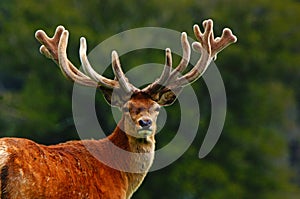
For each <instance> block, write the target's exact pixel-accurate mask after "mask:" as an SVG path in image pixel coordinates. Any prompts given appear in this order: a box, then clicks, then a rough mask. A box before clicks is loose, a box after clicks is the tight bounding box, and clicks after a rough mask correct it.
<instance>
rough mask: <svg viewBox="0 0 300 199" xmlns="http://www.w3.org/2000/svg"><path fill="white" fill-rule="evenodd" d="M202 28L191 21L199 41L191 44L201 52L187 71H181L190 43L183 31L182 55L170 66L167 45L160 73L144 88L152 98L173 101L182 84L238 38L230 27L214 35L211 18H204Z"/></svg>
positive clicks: (200, 74)
mask: <svg viewBox="0 0 300 199" xmlns="http://www.w3.org/2000/svg"><path fill="white" fill-rule="evenodd" d="M203 27H204V32H203V33H202V32H201V30H200V28H199V26H198V25H194V34H195V36H196V38H197V40H198V42H194V43H193V44H192V47H193V49H194V50H195V51H197V52H200V53H201V56H200V59H199V60H198V62H197V63H196V65H195V66H194V67H193V68H192V69H191V70H190V71H189V72H188V73H186V74H184V75H183V76H181V73H182V72H183V71H184V70H185V69H186V67H187V65H188V63H189V59H190V54H191V51H190V45H189V42H188V40H187V35H186V33H184V32H183V33H182V34H181V45H182V49H183V56H182V59H181V61H180V63H179V65H178V66H177V67H176V68H175V69H174V70H172V54H171V50H170V49H169V48H167V49H166V64H165V67H164V70H163V73H162V75H161V76H160V78H159V79H158V80H156V81H155V82H153V83H152V84H150V85H148V86H147V87H146V88H144V89H143V91H144V92H146V93H148V94H149V95H150V96H152V98H153V99H154V100H155V101H158V102H159V104H161V105H166V104H168V103H170V102H173V101H174V98H176V95H177V94H178V93H179V92H180V91H181V90H182V88H183V87H184V86H186V85H188V84H190V83H192V82H194V81H196V80H197V79H198V78H199V77H201V76H202V74H203V73H204V72H205V71H206V69H207V67H208V66H209V64H210V63H211V61H212V60H214V59H215V58H216V56H217V54H218V53H219V52H220V51H222V50H223V49H224V48H226V47H227V46H228V45H230V44H231V43H235V42H236V41H237V38H236V36H234V35H233V34H232V32H231V30H230V29H229V28H225V29H224V30H223V33H222V36H221V37H217V38H215V37H214V33H213V21H212V20H211V19H209V20H205V21H204V22H203Z"/></svg>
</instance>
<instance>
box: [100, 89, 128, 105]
mask: <svg viewBox="0 0 300 199" xmlns="http://www.w3.org/2000/svg"><path fill="white" fill-rule="evenodd" d="M99 89H100V90H101V91H102V93H103V96H104V98H105V100H106V102H107V103H108V104H110V105H111V106H115V107H119V108H122V107H123V105H124V103H125V102H127V101H128V100H129V98H130V95H128V94H125V93H124V92H123V91H122V90H121V89H110V88H106V87H103V86H100V87H99Z"/></svg>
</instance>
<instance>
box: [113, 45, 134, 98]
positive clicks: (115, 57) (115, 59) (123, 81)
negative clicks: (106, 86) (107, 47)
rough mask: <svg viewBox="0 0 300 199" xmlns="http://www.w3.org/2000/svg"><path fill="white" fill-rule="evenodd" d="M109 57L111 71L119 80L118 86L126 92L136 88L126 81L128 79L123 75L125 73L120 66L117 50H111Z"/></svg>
mask: <svg viewBox="0 0 300 199" xmlns="http://www.w3.org/2000/svg"><path fill="white" fill-rule="evenodd" d="M111 58H112V68H113V72H114V74H115V76H116V78H117V80H118V81H119V84H120V86H121V87H122V89H123V90H124V91H125V92H126V93H131V92H133V91H134V90H136V88H135V87H134V86H133V85H132V84H130V83H129V82H128V79H127V78H126V77H125V74H124V72H123V70H122V68H121V64H120V60H119V56H118V53H117V51H115V50H113V51H112V53H111Z"/></svg>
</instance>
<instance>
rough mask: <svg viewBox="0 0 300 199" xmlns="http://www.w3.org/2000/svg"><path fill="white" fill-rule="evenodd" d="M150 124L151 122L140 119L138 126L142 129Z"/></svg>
mask: <svg viewBox="0 0 300 199" xmlns="http://www.w3.org/2000/svg"><path fill="white" fill-rule="evenodd" d="M151 124H152V121H151V120H150V119H140V120H139V125H140V126H141V127H143V128H149V127H150V126H151Z"/></svg>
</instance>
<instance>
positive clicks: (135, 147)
mask: <svg viewBox="0 0 300 199" xmlns="http://www.w3.org/2000/svg"><path fill="white" fill-rule="evenodd" d="M123 127H124V121H123V120H121V121H120V122H119V123H118V125H117V127H116V128H115V130H114V131H113V133H112V134H111V135H110V136H109V137H108V140H109V141H110V142H112V143H113V144H114V145H115V146H117V147H119V148H121V149H123V150H125V151H128V152H129V153H128V157H127V158H126V160H127V161H130V162H127V163H128V164H127V165H131V166H130V167H132V168H134V169H133V170H134V171H133V172H125V173H124V175H125V176H127V177H126V178H127V180H128V192H127V198H130V197H131V195H132V194H133V193H134V192H135V191H136V189H137V188H138V187H139V186H140V185H141V183H142V182H143V180H144V178H145V176H146V174H147V172H148V171H149V169H150V167H151V165H152V163H153V160H154V149H155V140H154V133H153V136H152V137H149V138H148V139H138V138H135V137H133V136H130V135H129V134H127V133H126V132H124V131H123V130H122V129H124V128H123ZM132 154H135V155H134V156H133V157H132V156H131V155H132ZM137 154H140V155H137Z"/></svg>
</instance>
